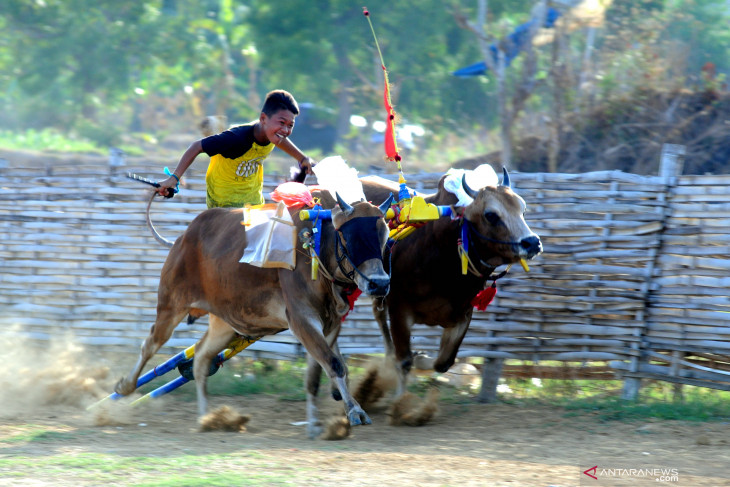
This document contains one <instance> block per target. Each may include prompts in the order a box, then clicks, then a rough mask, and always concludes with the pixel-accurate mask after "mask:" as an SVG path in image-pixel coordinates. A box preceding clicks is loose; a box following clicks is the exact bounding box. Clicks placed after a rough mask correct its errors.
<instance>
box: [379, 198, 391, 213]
mask: <svg viewBox="0 0 730 487" xmlns="http://www.w3.org/2000/svg"><path fill="white" fill-rule="evenodd" d="M392 203H393V193H390V196H388V199H386V200H385V201H383V203H382V204H381V205H380V206H378V208H380V212H381V213H382V214H383V215H385V212H386V211H388V208H390V205H391V204H392Z"/></svg>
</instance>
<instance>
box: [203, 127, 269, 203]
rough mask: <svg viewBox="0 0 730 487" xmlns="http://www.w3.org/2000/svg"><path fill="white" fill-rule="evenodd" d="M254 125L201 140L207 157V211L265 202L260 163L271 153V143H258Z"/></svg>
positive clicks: (235, 128) (262, 172) (234, 128)
mask: <svg viewBox="0 0 730 487" xmlns="http://www.w3.org/2000/svg"><path fill="white" fill-rule="evenodd" d="M254 125H255V122H252V123H249V124H245V125H239V126H237V127H232V128H230V129H229V130H226V131H225V132H221V133H220V134H217V135H212V136H210V137H206V138H204V139H203V140H202V141H201V142H202V145H203V152H205V153H206V154H208V155H209V156H210V164H209V165H208V171H207V172H206V174H205V186H206V190H207V192H206V198H205V200H206V203H207V205H208V208H215V207H234V208H240V207H243V206H245V205H260V204H263V203H264V195H263V187H264V167H263V161H264V159H266V157H267V156H268V155H269V154H270V153H271V151H272V150H274V144H271V143H269V144H267V145H259V144H257V143H256V140H255V139H254V136H253V130H254Z"/></svg>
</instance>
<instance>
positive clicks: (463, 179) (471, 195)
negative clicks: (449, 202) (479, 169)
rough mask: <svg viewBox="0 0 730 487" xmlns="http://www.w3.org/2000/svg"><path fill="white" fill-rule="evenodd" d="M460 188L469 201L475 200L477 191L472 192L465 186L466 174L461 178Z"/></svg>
mask: <svg viewBox="0 0 730 487" xmlns="http://www.w3.org/2000/svg"><path fill="white" fill-rule="evenodd" d="M461 187H462V188H464V192H466V194H468V195H469V197H470V198H471V199H473V200H475V199H476V198H477V191H474V190H473V189H471V188H470V187H469V185H468V184H466V173H464V174H463V175H462V176H461Z"/></svg>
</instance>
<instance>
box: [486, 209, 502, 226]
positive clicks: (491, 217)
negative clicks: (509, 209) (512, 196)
mask: <svg viewBox="0 0 730 487" xmlns="http://www.w3.org/2000/svg"><path fill="white" fill-rule="evenodd" d="M484 218H486V220H487V221H488V222H489V224H490V225H498V224H499V223H500V221H501V219H500V218H499V215H497V214H496V213H495V212H493V211H485V212H484Z"/></svg>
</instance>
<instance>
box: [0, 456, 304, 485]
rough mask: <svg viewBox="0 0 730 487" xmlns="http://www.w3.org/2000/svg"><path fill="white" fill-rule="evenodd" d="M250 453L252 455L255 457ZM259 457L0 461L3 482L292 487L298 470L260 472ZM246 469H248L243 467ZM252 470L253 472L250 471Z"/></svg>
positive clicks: (277, 467)
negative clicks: (40, 480)
mask: <svg viewBox="0 0 730 487" xmlns="http://www.w3.org/2000/svg"><path fill="white" fill-rule="evenodd" d="M254 453H255V452H254ZM257 456H258V454H257V453H256V454H255V455H249V454H247V453H231V454H225V455H221V454H210V455H197V456H195V455H176V456H170V457H164V456H154V457H149V456H140V457H122V456H116V455H106V454H97V453H81V454H62V455H53V456H48V457H46V458H44V460H43V462H38V460H37V459H36V458H23V457H17V456H11V457H7V458H0V471H1V472H3V475H4V477H5V478H6V479H8V480H11V479H13V478H16V479H21V478H29V476H35V475H34V474H37V477H36V478H46V479H51V478H53V479H64V478H68V477H69V476H70V477H73V479H74V480H76V481H81V482H83V481H90V482H95V485H96V484H99V485H100V484H101V483H106V482H114V483H117V482H118V480H119V479H124V478H128V479H132V478H134V479H136V480H135V481H134V485H135V486H137V487H140V486H176V487H180V486H190V487H193V486H218V485H232V484H231V479H235V485H241V486H258V485H266V486H294V485H296V483H295V481H294V480H292V477H294V478H296V477H297V476H298V475H300V474H301V473H302V472H301V468H298V469H295V468H294V467H292V466H289V465H286V464H284V463H279V461H278V460H272V461H271V462H270V463H268V464H267V468H266V470H263V471H262V470H261V468H260V466H261V461H260V459H259V458H256V457H257ZM248 467H250V468H248ZM254 467H256V468H254Z"/></svg>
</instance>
